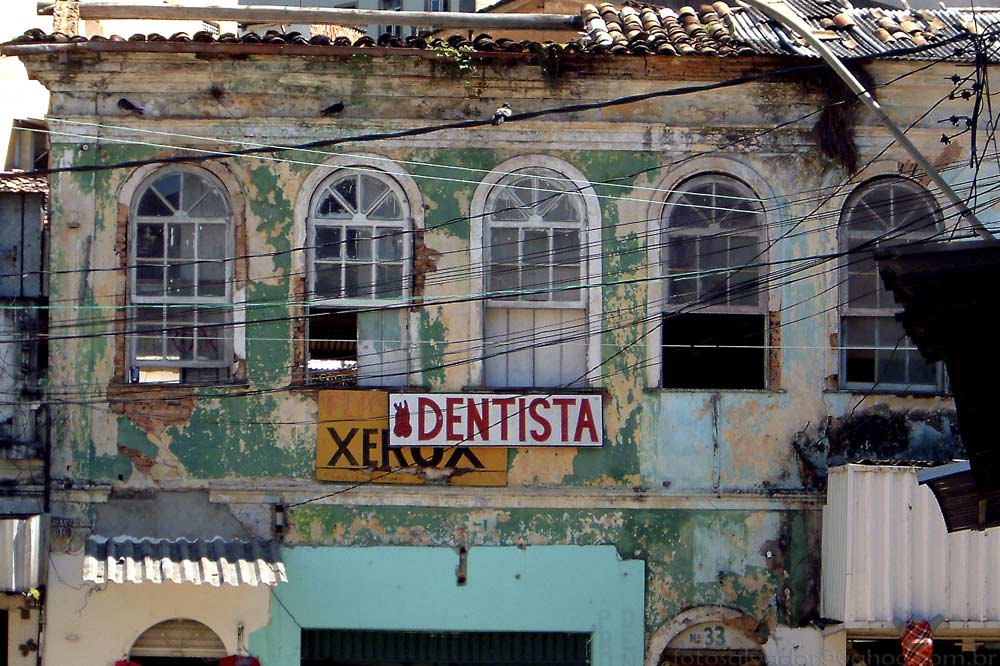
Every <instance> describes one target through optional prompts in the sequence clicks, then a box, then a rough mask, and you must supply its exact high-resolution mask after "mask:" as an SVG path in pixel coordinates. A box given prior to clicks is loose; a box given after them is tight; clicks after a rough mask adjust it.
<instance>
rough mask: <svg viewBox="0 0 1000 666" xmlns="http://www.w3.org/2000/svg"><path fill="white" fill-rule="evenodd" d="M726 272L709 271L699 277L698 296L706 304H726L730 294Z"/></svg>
mask: <svg viewBox="0 0 1000 666" xmlns="http://www.w3.org/2000/svg"><path fill="white" fill-rule="evenodd" d="M726 285H727V280H726V274H725V273H709V274H707V275H702V276H701V277H699V278H698V297H699V298H701V299H703V300H704V305H725V304H726V302H727V301H728V298H729V295H728V291H727V289H726Z"/></svg>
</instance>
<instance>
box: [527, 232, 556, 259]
mask: <svg viewBox="0 0 1000 666" xmlns="http://www.w3.org/2000/svg"><path fill="white" fill-rule="evenodd" d="M549 260H550V258H549V235H548V232H546V231H543V230H539V229H525V231H524V245H523V246H522V251H521V261H522V263H525V264H547V263H549Z"/></svg>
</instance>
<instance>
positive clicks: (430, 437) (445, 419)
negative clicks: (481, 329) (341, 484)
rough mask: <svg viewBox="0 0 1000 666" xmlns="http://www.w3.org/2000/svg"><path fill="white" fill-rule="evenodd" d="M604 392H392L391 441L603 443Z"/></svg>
mask: <svg viewBox="0 0 1000 666" xmlns="http://www.w3.org/2000/svg"><path fill="white" fill-rule="evenodd" d="M601 416H602V415H601V396H599V395H552V394H538V395H503V394H493V393H490V394H486V393H433V394H432V393H392V394H390V395H389V446H393V447H400V446H458V445H462V446H465V445H467V446H508V447H529V446H572V447H577V446H601V445H602V444H603V442H604V436H603V430H604V427H603V421H602V418H601Z"/></svg>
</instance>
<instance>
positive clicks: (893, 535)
mask: <svg viewBox="0 0 1000 666" xmlns="http://www.w3.org/2000/svg"><path fill="white" fill-rule="evenodd" d="M822 557H823V571H822V580H823V582H822V592H821V594H820V599H821V603H822V608H821V611H820V612H821V614H822V616H823V617H827V618H831V619H836V620H840V621H842V622H844V623H845V624H846V626H847V628H848V629H851V628H855V629H863V628H870V627H871V626H872V625H873V624H880V623H892V622H894V621H895V620H896V619H898V618H908V617H934V616H935V615H941V616H943V617H946V618H947V619H948V621H949V622H952V623H965V624H964V625H963V626H965V627H966V628H969V629H972V628H977V627H980V628H986V627H987V626H988V625H989V623H996V622H997V621H1000V569H998V568H997V566H996V563H997V561H1000V530H997V529H993V530H986V531H984V532H970V531H966V532H958V533H954V534H949V533H948V532H947V530H946V528H945V523H944V519H943V518H942V517H941V512H940V510H939V509H938V506H937V502H936V500H935V499H934V496H933V494H932V493H931V491H930V490H929V489H928V488H926V487H924V486H919V485H917V469H916V468H914V467H890V466H886V465H880V466H868V465H844V466H841V467H835V468H832V469H831V470H830V475H829V484H828V486H827V502H826V506H825V507H824V509H823V556H822ZM989 626H992V625H989Z"/></svg>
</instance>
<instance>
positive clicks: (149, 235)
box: [135, 224, 163, 258]
mask: <svg viewBox="0 0 1000 666" xmlns="http://www.w3.org/2000/svg"><path fill="white" fill-rule="evenodd" d="M135 235H136V239H135V243H136V248H135V256H137V257H157V258H159V257H162V256H163V225H162V224H138V225H136V234H135Z"/></svg>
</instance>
